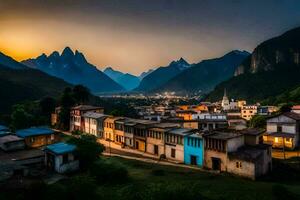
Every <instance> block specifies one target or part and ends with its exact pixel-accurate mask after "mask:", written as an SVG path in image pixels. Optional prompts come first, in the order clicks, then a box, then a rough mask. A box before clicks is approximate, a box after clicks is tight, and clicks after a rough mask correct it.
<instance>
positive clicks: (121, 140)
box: [114, 118, 125, 147]
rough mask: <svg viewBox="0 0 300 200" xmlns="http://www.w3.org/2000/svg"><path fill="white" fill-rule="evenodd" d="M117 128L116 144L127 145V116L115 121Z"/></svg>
mask: <svg viewBox="0 0 300 200" xmlns="http://www.w3.org/2000/svg"><path fill="white" fill-rule="evenodd" d="M114 122H115V124H114V125H115V130H114V141H115V143H116V144H119V145H121V146H123V147H124V146H125V130H124V129H125V118H119V119H117V120H115V121H114Z"/></svg>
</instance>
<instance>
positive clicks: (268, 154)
mask: <svg viewBox="0 0 300 200" xmlns="http://www.w3.org/2000/svg"><path fill="white" fill-rule="evenodd" d="M262 133H263V131H262V130H259V129H249V130H243V131H240V132H213V133H210V134H205V135H204V137H205V147H204V148H205V150H204V152H205V153H204V155H205V156H204V166H205V167H206V168H208V169H213V170H219V171H225V172H229V173H232V174H236V175H239V176H243V177H247V178H250V179H256V178H257V177H259V176H261V175H265V174H267V173H268V172H270V171H271V170H272V149H271V146H270V145H268V144H262V140H261V136H262Z"/></svg>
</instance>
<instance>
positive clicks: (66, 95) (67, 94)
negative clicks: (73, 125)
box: [60, 87, 75, 108]
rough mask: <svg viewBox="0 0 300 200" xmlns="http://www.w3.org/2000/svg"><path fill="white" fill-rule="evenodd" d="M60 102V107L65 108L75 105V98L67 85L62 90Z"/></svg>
mask: <svg viewBox="0 0 300 200" xmlns="http://www.w3.org/2000/svg"><path fill="white" fill-rule="evenodd" d="M60 104H61V106H62V107H65V108H70V107H72V106H74V105H75V99H74V97H73V93H72V89H71V88H69V87H67V88H66V89H65V90H64V92H63V94H62V96H61V98H60Z"/></svg>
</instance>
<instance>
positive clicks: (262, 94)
mask: <svg viewBox="0 0 300 200" xmlns="http://www.w3.org/2000/svg"><path fill="white" fill-rule="evenodd" d="M299 74H300V68H299V67H297V66H284V65H282V66H276V69H275V70H271V71H261V72H257V73H253V74H252V73H245V74H242V75H239V76H236V77H233V78H231V79H230V80H228V81H225V82H222V83H221V84H219V85H218V86H217V87H216V88H215V90H214V91H213V92H211V93H210V94H209V95H208V97H207V99H208V100H211V101H215V100H220V99H221V98H222V96H223V94H224V88H226V90H227V94H228V96H229V97H230V98H234V99H246V100H247V101H249V102H253V103H254V102H256V101H263V100H266V99H268V98H272V97H276V96H278V95H281V94H282V93H284V92H286V91H289V90H292V89H294V88H295V87H296V86H299V85H300V78H299Z"/></svg>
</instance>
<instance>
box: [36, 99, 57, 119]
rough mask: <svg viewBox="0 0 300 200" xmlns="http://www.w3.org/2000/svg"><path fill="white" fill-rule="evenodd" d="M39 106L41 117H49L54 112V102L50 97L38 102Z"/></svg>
mask: <svg viewBox="0 0 300 200" xmlns="http://www.w3.org/2000/svg"><path fill="white" fill-rule="evenodd" d="M39 106H40V108H41V113H42V114H43V115H46V116H50V114H51V113H52V112H53V111H54V110H55V106H56V101H55V99H53V98H52V97H45V98H43V99H41V100H40V102H39Z"/></svg>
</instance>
